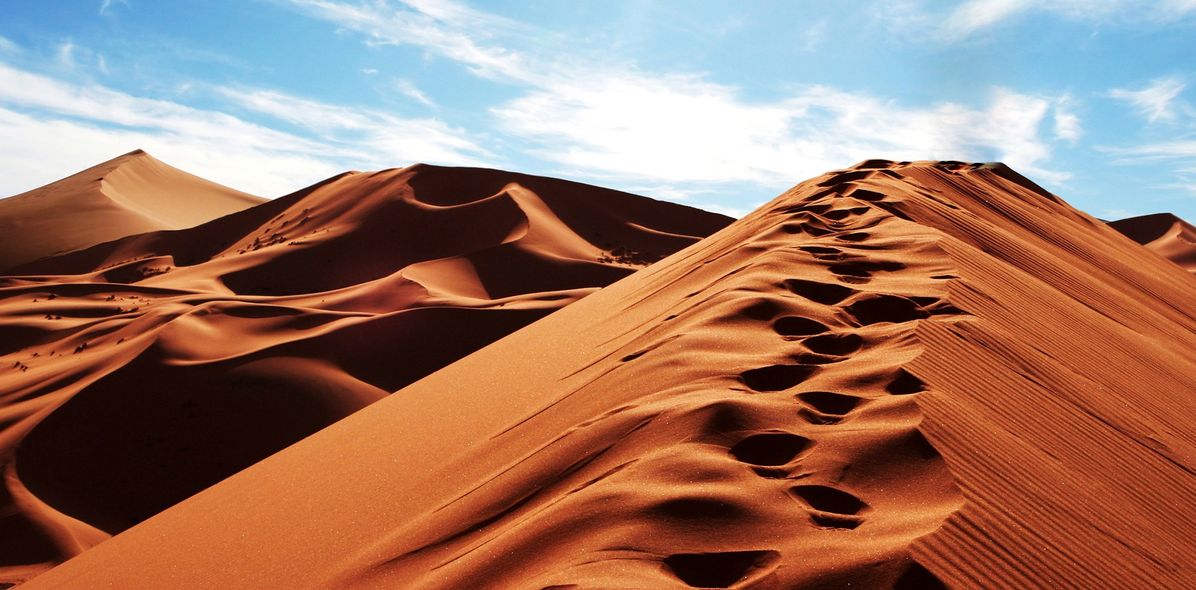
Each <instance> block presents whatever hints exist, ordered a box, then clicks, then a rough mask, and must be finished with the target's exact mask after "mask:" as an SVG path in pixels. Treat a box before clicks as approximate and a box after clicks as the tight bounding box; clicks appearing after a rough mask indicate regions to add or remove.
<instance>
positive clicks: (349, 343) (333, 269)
mask: <svg viewBox="0 0 1196 590" xmlns="http://www.w3.org/2000/svg"><path fill="white" fill-rule="evenodd" d="M172 188H173V185H168V186H165V187H163V190H164V191H169V190H171V189H172ZM145 189H146V190H147V191H151V189H152V187H149V186H147V187H145ZM730 221H731V220H730V219H729V218H726V217H723V216H721V215H716V214H713V213H706V212H703V211H699V210H697V209H692V208H689V207H684V206H680V205H673V204H670V203H663V202H659V201H654V200H651V199H646V198H643V197H637V196H634V195H629V194H625V193H620V192H617V191H612V190H607V189H601V188H597V187H592V186H587V185H582V184H577V183H571V182H565V181H560V180H553V179H547V178H539V177H533V176H526V175H520V174H512V173H507V172H500V171H495V170H480V169H454V168H438V167H433V166H423V165H416V166H412V167H409V168H405V169H400V170H386V171H382V172H375V173H348V174H344V175H341V176H338V177H335V178H332V179H329V180H328V181H325V182H323V183H320V184H318V185H316V186H313V187H311V188H309V189H305V190H303V191H300V192H298V193H295V194H293V195H289V196H287V197H283V198H280V199H277V200H274V201H270V202H266V203H263V204H261V205H258V206H256V207H253V208H251V209H247V210H245V211H241V212H239V213H235V214H232V215H228V216H226V217H222V218H220V219H217V220H214V221H211V222H209V223H206V224H204V225H201V226H198V227H195V228H192V229H188V230H182V231H166V232H155V233H148V234H141V235H137V236H132V237H128V238H124V239H120V240H116V241H113V242H108V243H104V244H100V245H97V246H95V247H92V248H89V249H86V250H82V251H78V252H74V253H71V254H67V255H63V256H59V257H55V258H50V259H46V260H42V261H39V262H37V263H33V264H29V265H24V266H21V267H18V268H17V269H14V270H13V271H12V272H13V273H18V274H15V275H13V276H8V277H3V278H0V330H3V333H4V338H3V340H2V341H0V428H2V429H0V466H3V468H4V472H5V474H6V478H5V486H4V487H3V488H0V582H3V581H4V580H6V579H8V580H13V581H19V580H21V579H24V578H27V577H29V576H31V575H33V574H35V573H36V572H39V571H42V570H45V569H47V568H48V567H50V566H51V565H53V564H54V563H56V562H59V561H62V560H64V559H66V558H69V557H70V556H72V555H75V554H77V553H79V552H80V551H83V550H85V549H87V548H88V547H90V546H92V545H94V544H96V543H97V542H99V541H101V540H103V539H105V538H107V537H108V536H109V535H111V534H115V533H118V532H120V531H122V530H124V529H126V528H128V527H129V526H131V525H133V524H136V523H137V522H140V521H142V520H144V519H146V518H148V517H150V516H152V515H154V514H156V513H158V512H159V511H161V510H163V509H165V508H167V507H169V506H171V505H173V504H175V503H176V502H178V501H180V500H182V499H184V498H186V497H188V496H190V495H192V494H194V493H195V492H198V491H200V490H202V489H204V488H206V487H208V486H210V485H212V484H214V483H216V482H218V481H220V480H221V479H223V478H225V477H227V476H229V475H231V474H233V473H235V472H237V471H239V470H241V469H243V468H245V467H247V466H249V465H251V464H252V463H254V462H256V461H258V460H260V459H262V458H264V457H266V456H268V455H270V454H272V453H274V452H276V451H278V450H280V449H282V448H284V447H286V446H287V445H290V444H291V443H293V442H295V441H297V440H299V439H301V438H303V437H304V436H307V435H308V434H311V433H313V432H315V431H317V430H319V429H320V428H323V427H324V426H326V425H328V424H330V423H332V422H335V421H336V420H338V419H340V418H343V417H344V416H347V415H348V414H350V413H352V412H354V411H356V410H358V409H360V408H362V407H364V406H366V405H368V404H370V403H372V402H374V401H376V400H379V399H381V398H384V397H386V396H387V395H388V394H389V393H390V392H391V391H394V390H396V389H399V388H401V387H403V386H405V385H407V384H409V383H411V382H413V381H415V380H418V379H420V378H422V377H424V376H425V375H427V374H429V373H431V372H433V371H435V370H436V369H439V368H440V367H442V366H444V365H447V364H449V363H451V362H453V361H455V360H457V359H459V358H461V357H462V356H465V355H467V354H469V353H471V352H473V351H474V350H476V349H478V348H480V347H482V346H484V345H486V344H489V343H491V342H493V341H494V340H496V339H498V338H500V337H502V336H504V335H506V334H508V333H510V332H512V331H514V330H517V329H518V328H521V327H523V326H525V325H527V324H529V323H531V322H532V321H534V320H536V319H539V318H541V317H543V316H545V315H547V314H548V313H550V312H552V311H555V310H556V309H558V308H560V307H562V306H564V305H566V304H568V303H571V302H573V301H576V300H577V299H579V298H581V297H583V296H585V295H587V294H589V293H591V292H592V291H594V290H595V289H596V288H598V287H602V286H604V285H607V284H609V283H611V282H613V281H615V280H617V279H619V278H622V277H624V276H627V275H629V274H631V273H632V272H634V271H635V270H636V269H638V268H640V267H642V266H644V265H646V264H647V263H649V262H651V261H654V260H656V259H658V258H660V257H662V256H664V255H666V254H669V253H672V252H675V251H677V250H679V249H681V248H683V247H685V246H687V245H690V244H692V243H694V242H695V241H697V239H699V238H701V237H703V236H706V235H709V234H710V233H712V232H714V231H715V230H717V229H719V228H721V227H723V226H725V225H726V224H728V223H729V222H730ZM137 586H139V587H152V586H153V584H148V585H147V584H138V585H137Z"/></svg>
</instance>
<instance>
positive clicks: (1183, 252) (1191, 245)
mask: <svg viewBox="0 0 1196 590" xmlns="http://www.w3.org/2000/svg"><path fill="white" fill-rule="evenodd" d="M1109 225H1110V226H1112V227H1113V229H1115V230H1117V231H1119V232H1121V233H1123V234H1125V235H1126V237H1128V238H1129V239H1131V240H1133V241H1135V242H1138V243H1139V244H1142V245H1143V246H1146V247H1147V248H1149V249H1151V250H1153V251H1155V252H1156V253H1158V255H1159V256H1162V257H1163V258H1166V259H1168V260H1170V261H1172V262H1174V263H1176V264H1178V265H1180V266H1182V267H1183V268H1184V269H1186V270H1187V271H1188V272H1193V273H1196V227H1192V225H1191V224H1189V223H1188V222H1186V221H1184V220H1182V219H1180V218H1178V217H1176V216H1174V215H1172V214H1170V213H1155V214H1153V215H1141V216H1139V217H1128V218H1126V219H1118V220H1117V221H1110V222H1109Z"/></svg>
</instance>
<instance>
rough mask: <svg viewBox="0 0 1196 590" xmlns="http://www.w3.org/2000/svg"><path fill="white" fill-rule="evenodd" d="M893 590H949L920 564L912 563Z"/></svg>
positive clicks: (898, 579)
mask: <svg viewBox="0 0 1196 590" xmlns="http://www.w3.org/2000/svg"><path fill="white" fill-rule="evenodd" d="M893 590H947V585H946V584H944V583H943V581H942V580H940V579H938V577H937V576H935V575H934V574H932V573H930V571H929V570H927V569H926V568H925V567H922V564H920V563H916V562H915V563H911V564H910V565H909V567H908V568H906V569H905V572H903V573H902V574H901V576H900V577H898V578H897V581H896V582H895V583H894V584H893Z"/></svg>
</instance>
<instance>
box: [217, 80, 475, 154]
mask: <svg viewBox="0 0 1196 590" xmlns="http://www.w3.org/2000/svg"><path fill="white" fill-rule="evenodd" d="M217 90H218V92H219V93H220V94H221V95H223V96H224V97H226V98H228V99H230V100H231V101H232V102H233V103H235V104H238V105H240V106H242V107H245V108H248V109H250V110H253V111H256V112H258V113H261V114H264V115H267V116H269V117H273V118H275V119H278V120H280V121H285V122H287V123H291V124H294V125H298V126H300V127H303V128H305V129H307V130H309V131H311V132H313V133H314V134H315V135H316V136H317V137H318V138H319V139H320V141H322V142H324V143H326V144H329V145H335V146H337V149H336V150H335V151H336V153H337V154H338V155H339V157H340V158H341V159H342V160H344V159H351V160H353V161H355V162H359V163H364V164H366V165H369V166H370V167H382V168H384V167H389V166H393V165H394V164H395V163H396V162H414V161H427V162H447V163H454V164H458V165H480V164H483V163H485V162H486V161H487V160H488V159H489V158H491V157H492V156H491V154H488V153H487V152H486V150H485V149H483V148H482V147H480V146H479V145H478V144H477V143H475V142H474V141H472V140H470V139H468V138H467V134H466V132H465V131H464V130H461V129H454V128H452V127H449V126H448V125H446V124H445V123H443V122H441V121H439V120H436V119H407V118H401V117H398V116H395V115H393V114H391V113H387V112H383V111H378V110H373V109H365V108H354V107H347V106H340V105H331V104H327V103H322V102H317V101H313V100H307V99H303V98H299V97H295V96H291V95H288V94H284V93H281V92H276V91H269V90H243V89H237V88H228V87H221V88H218V89H217Z"/></svg>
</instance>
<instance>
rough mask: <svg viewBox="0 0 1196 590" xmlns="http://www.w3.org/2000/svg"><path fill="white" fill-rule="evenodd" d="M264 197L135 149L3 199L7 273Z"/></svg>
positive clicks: (0, 261)
mask: <svg viewBox="0 0 1196 590" xmlns="http://www.w3.org/2000/svg"><path fill="white" fill-rule="evenodd" d="M264 200H265V199H262V198H260V197H255V196H253V195H250V194H246V193H243V192H241V191H238V190H234V189H231V188H228V187H226V186H221V185H219V184H216V183H214V182H211V181H208V180H204V179H202V178H199V177H198V176H193V175H191V174H188V173H186V172H183V171H182V170H179V169H177V168H174V167H172V166H169V165H167V164H165V163H163V162H161V161H159V160H157V159H156V158H154V157H153V156H151V155H149V154H147V153H145V152H144V151H141V150H135V151H132V152H129V153H127V154H125V155H123V156H120V157H117V158H113V159H111V160H109V161H107V162H104V163H102V164H97V165H95V166H92V167H91V168H88V169H87V170H84V171H82V172H79V173H77V174H73V175H71V176H68V177H66V178H64V179H62V180H59V181H57V182H53V183H51V184H47V185H46V186H43V187H40V188H36V189H33V190H31V191H29V192H26V193H21V194H19V195H15V196H12V197H9V198H6V199H0V235H3V236H4V240H3V242H2V243H0V272H3V271H4V270H5V269H10V268H12V267H14V266H17V265H20V264H24V263H28V262H31V261H33V260H36V259H38V258H42V257H44V256H50V255H53V254H57V253H61V252H66V251H70V250H77V249H80V248H86V247H88V246H94V245H95V244H99V243H101V242H107V241H109V240H115V239H117V238H123V237H125V236H130V235H133V234H140V233H144V232H148V231H156V230H163V229H182V228H187V227H191V226H194V225H199V224H201V223H203V222H205V221H211V220H212V219H215V218H217V217H221V216H223V215H228V214H229V213H233V212H236V211H241V210H243V209H248V208H249V207H252V206H254V205H257V204H259V203H262V202H263V201H264Z"/></svg>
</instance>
